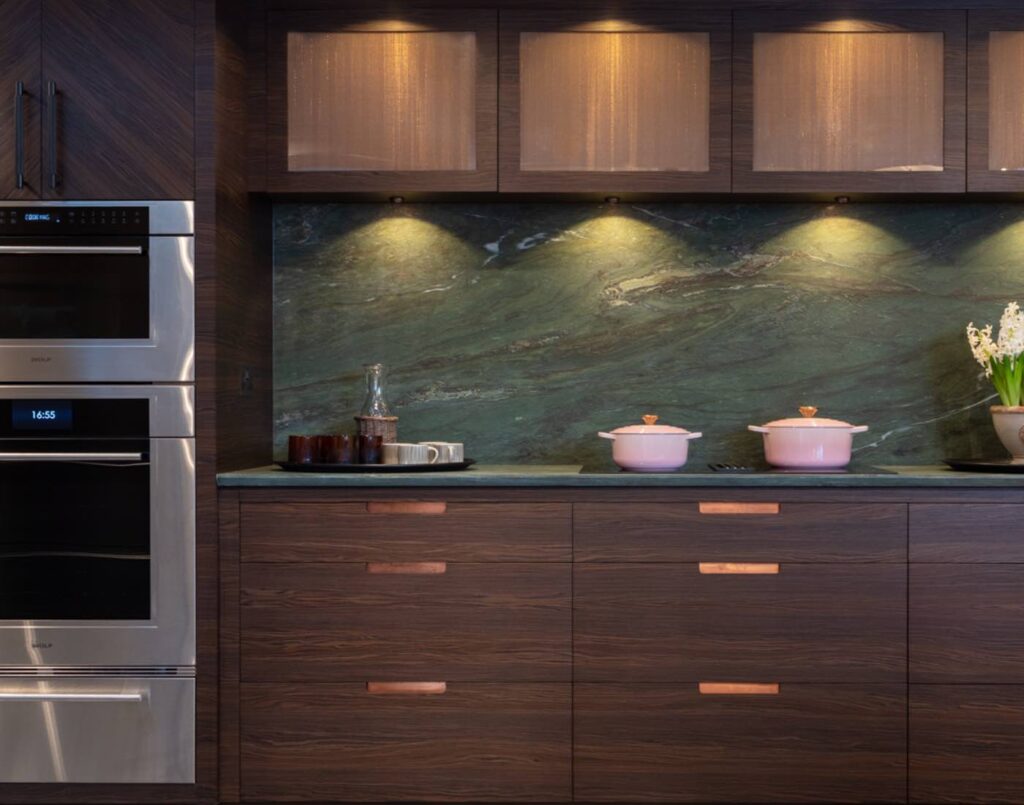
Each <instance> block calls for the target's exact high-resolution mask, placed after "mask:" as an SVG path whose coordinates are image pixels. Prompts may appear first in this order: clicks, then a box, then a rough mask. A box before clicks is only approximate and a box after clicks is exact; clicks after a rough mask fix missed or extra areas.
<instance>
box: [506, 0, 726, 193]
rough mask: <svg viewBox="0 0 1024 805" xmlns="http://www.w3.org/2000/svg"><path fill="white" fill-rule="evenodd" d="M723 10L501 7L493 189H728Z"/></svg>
mask: <svg viewBox="0 0 1024 805" xmlns="http://www.w3.org/2000/svg"><path fill="white" fill-rule="evenodd" d="M729 59H730V17H729V14H728V13H715V12H711V13H693V12H689V11H686V12H684V11H680V10H679V9H674V10H665V11H652V10H650V9H648V10H645V11H644V12H642V13H632V12H631V13H629V14H628V15H625V18H624V19H622V18H614V19H609V18H603V17H601V16H599V15H598V16H594V15H593V14H589V15H588V14H584V13H583V12H560V11H559V12H542V11H521V12H515V11H508V12H506V11H503V12H502V13H501V85H500V86H501V91H500V98H501V111H500V115H501V138H500V141H501V172H500V188H501V190H503V191H597V192H606V193H612V194H614V193H617V192H625V191H669V192H672V191H675V192H687V191H728V190H729V159H730V156H729V149H730V146H729V118H730V109H729V104H730V70H729Z"/></svg>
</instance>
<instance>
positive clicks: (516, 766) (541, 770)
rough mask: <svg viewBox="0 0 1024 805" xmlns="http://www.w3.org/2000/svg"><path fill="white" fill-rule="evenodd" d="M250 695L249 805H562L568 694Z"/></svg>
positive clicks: (480, 690) (245, 715) (324, 690)
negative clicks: (314, 804) (412, 804)
mask: <svg viewBox="0 0 1024 805" xmlns="http://www.w3.org/2000/svg"><path fill="white" fill-rule="evenodd" d="M429 690H433V691H435V692H433V693H422V694H418V693H415V692H413V693H403V692H401V689H399V690H398V691H394V690H393V689H391V690H389V689H387V688H385V689H384V690H383V692H380V693H374V692H371V690H370V689H368V687H367V686H366V685H365V684H355V683H352V684H310V683H303V684H297V685H290V684H268V683H251V682H250V683H243V685H242V690H241V706H242V734H241V793H242V799H243V801H256V802H262V801H267V800H279V801H296V800H307V801H318V802H326V801H332V800H333V801H337V800H341V801H348V802H395V801H408V800H414V801H415V800H420V801H422V800H433V801H464V802H563V801H566V800H569V799H570V798H571V796H572V783H571V780H572V772H571V763H572V760H571V751H572V750H571V735H572V723H571V722H572V716H571V708H572V693H571V686H570V685H568V684H513V683H501V684H488V683H454V684H447V685H445V686H444V688H443V692H437V691H441V690H442V689H441V687H439V686H434V687H432V688H430V689H429Z"/></svg>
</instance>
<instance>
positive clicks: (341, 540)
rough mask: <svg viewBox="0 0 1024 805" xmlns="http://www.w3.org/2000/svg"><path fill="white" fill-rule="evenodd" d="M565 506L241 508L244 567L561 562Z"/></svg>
mask: <svg viewBox="0 0 1024 805" xmlns="http://www.w3.org/2000/svg"><path fill="white" fill-rule="evenodd" d="M571 511H572V509H571V506H570V504H567V503H513V504H508V503H450V504H449V505H448V508H447V511H446V513H445V514H443V515H437V516H429V517H424V516H422V515H417V514H389V515H387V516H381V515H374V514H369V513H368V512H367V511H366V505H365V503H328V504H324V505H317V506H310V505H304V504H301V503H298V504H294V505H290V504H286V503H268V504H259V503H243V504H242V561H244V562H254V561H260V562H425V561H448V562H519V561H521V562H566V561H569V559H570V558H571V550H572V547H571V545H572V531H571V528H572V526H571V516H572V515H571Z"/></svg>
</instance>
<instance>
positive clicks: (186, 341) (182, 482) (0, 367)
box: [0, 202, 196, 783]
mask: <svg viewBox="0 0 1024 805" xmlns="http://www.w3.org/2000/svg"><path fill="white" fill-rule="evenodd" d="M192 229H193V225H192V204H191V202H153V203H150V204H145V203H140V202H137V203H124V204H111V203H104V204H73V203H63V204H50V203H40V204H32V203H25V204H10V205H0V783H3V782H24V783H31V782H81V783H128V782H138V783H172V782H173V783H188V782H193V781H194V777H195V771H194V765H195V763H194V754H195V749H194V744H195V735H194V732H195V727H194V723H195V718H194V709H195V662H196V651H195V631H196V613H195V601H196V590H195V514H196V511H195V425H194V422H195V416H194V407H195V406H194V387H193V384H192V379H193V374H192V373H193V344H194V334H193V331H194V326H193V309H194V305H193V257H192V255H193V243H192V241H193V236H192Z"/></svg>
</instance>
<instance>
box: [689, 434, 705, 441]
mask: <svg viewBox="0 0 1024 805" xmlns="http://www.w3.org/2000/svg"><path fill="white" fill-rule="evenodd" d="M703 435H704V434H703V433H700V432H697V433H687V434H686V439H687V441H689V440H690V439H699V438H700V437H701V436H703Z"/></svg>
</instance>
